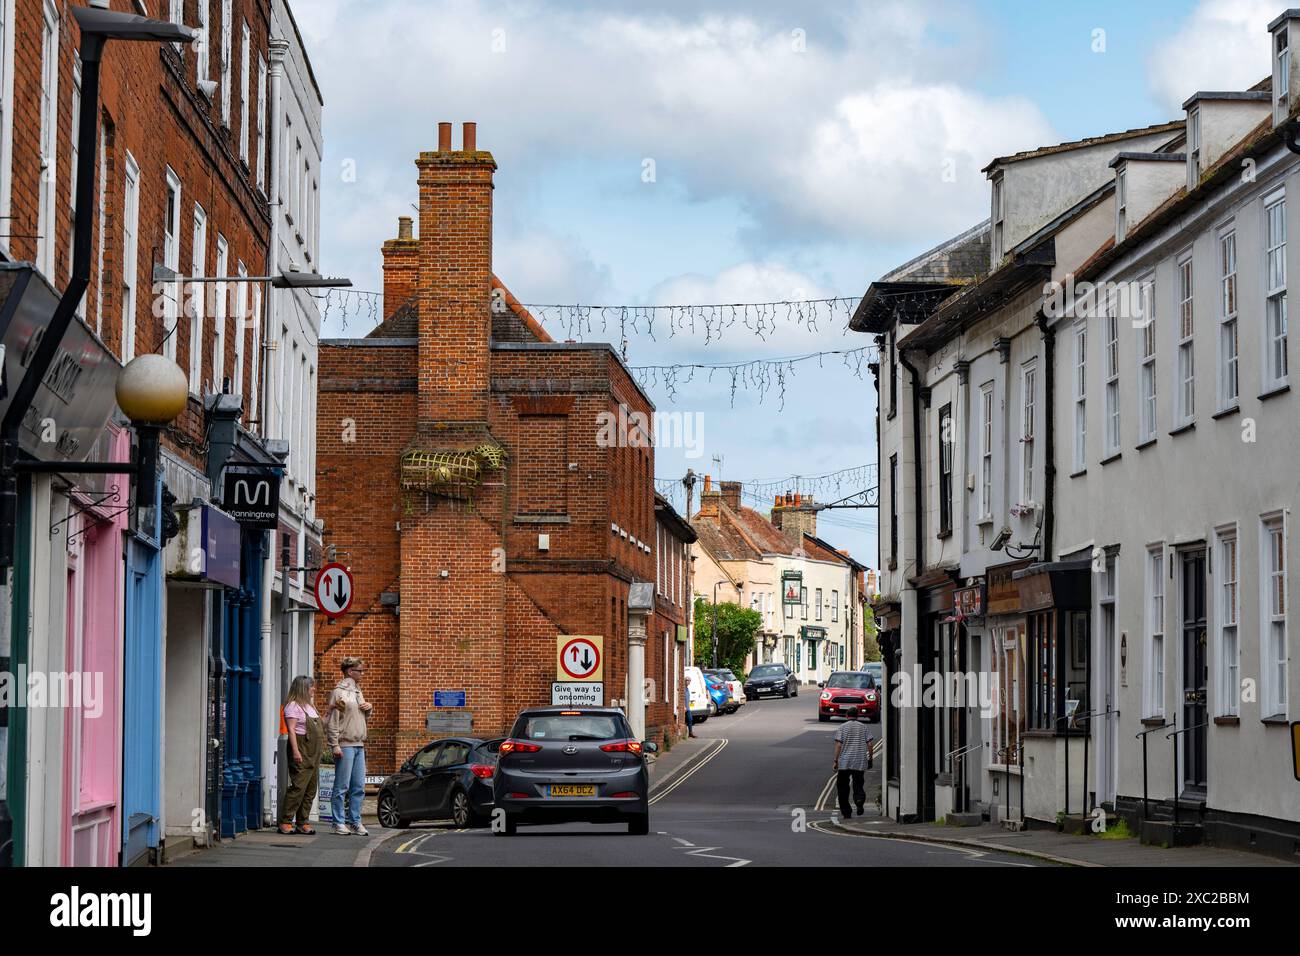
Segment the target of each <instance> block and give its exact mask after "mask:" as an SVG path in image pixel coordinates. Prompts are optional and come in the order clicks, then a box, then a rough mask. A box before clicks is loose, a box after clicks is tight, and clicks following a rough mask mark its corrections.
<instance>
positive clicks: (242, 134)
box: [239, 20, 253, 166]
mask: <svg viewBox="0 0 1300 956" xmlns="http://www.w3.org/2000/svg"><path fill="white" fill-rule="evenodd" d="M239 39H240V48H239V158H240V159H242V160H243V161H244V165H245V166H247V165H248V136H249V125H248V88H249V87H250V86H252V85H253V82H252V81H253V77H252V75H251V74H250V73H249V69H250V66H249V64H250V62H251V61H252V52H253V51H252V49H251V47H252V45H253V32H252V30H250V29H249V27H248V21H247V20H245V21H244V22H243V26H242V27H241V28H240V34H239Z"/></svg>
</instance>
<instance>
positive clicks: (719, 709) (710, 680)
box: [704, 673, 736, 714]
mask: <svg viewBox="0 0 1300 956" xmlns="http://www.w3.org/2000/svg"><path fill="white" fill-rule="evenodd" d="M704 684H705V686H706V687H708V689H709V697H710V702H711V703H712V704H713V713H714V714H729V713H731V712H732V711H733V710H735V709H736V708H735V705H734V703H733V702H732V700H731V691H730V690H728V689H727V682H726V681H725V680H723V679H722V678H721V677H714V676H713V675H711V674H708V673H706V674H705V675H704Z"/></svg>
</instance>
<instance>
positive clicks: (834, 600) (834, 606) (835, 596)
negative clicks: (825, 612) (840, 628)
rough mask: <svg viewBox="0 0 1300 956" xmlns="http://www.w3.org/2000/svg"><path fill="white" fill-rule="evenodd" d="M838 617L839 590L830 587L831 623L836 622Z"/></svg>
mask: <svg viewBox="0 0 1300 956" xmlns="http://www.w3.org/2000/svg"><path fill="white" fill-rule="evenodd" d="M839 619H840V592H839V591H837V590H835V589H834V588H831V623H832V624H837V623H839Z"/></svg>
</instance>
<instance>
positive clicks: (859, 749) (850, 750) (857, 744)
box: [835, 720, 871, 770]
mask: <svg viewBox="0 0 1300 956" xmlns="http://www.w3.org/2000/svg"><path fill="white" fill-rule="evenodd" d="M835 739H836V740H837V741H838V742H839V744H840V765H839V766H840V769H841V770H866V769H867V741H868V740H870V739H871V738H870V736H869V735H868V734H867V725H866V724H864V723H862V722H861V721H858V720H850V721H848V722H847V723H843V724H840V728H839V730H837V731H835Z"/></svg>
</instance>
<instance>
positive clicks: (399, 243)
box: [384, 216, 420, 320]
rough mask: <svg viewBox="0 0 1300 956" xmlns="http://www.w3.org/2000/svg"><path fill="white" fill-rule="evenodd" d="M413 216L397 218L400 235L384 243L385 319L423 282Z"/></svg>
mask: <svg viewBox="0 0 1300 956" xmlns="http://www.w3.org/2000/svg"><path fill="white" fill-rule="evenodd" d="M412 225H413V223H412V221H411V217H410V216H399V217H398V219H397V238H396V239H389V240H388V241H387V242H385V243H384V319H385V320H387V319H388V318H389V317H390V316H392V314H393V313H394V312H396V311H397V310H398V309H400V308H401V307H402V306H404V305H406V303H407V302H408V301H409V300H410V298H411V296H413V295H415V290H416V288H417V287H418V286H419V284H420V241H419V240H418V239H416V238H415V236H414V233H413V231H412Z"/></svg>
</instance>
